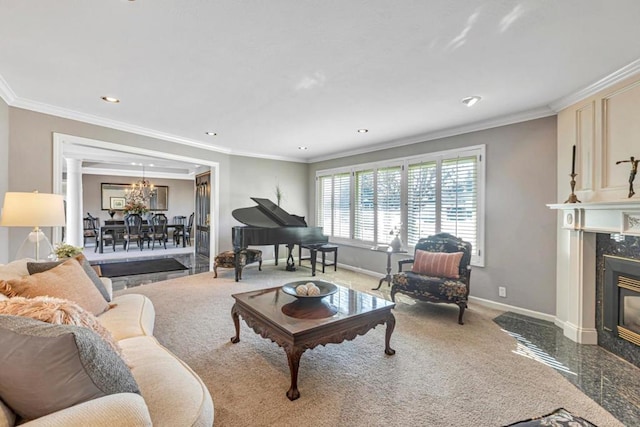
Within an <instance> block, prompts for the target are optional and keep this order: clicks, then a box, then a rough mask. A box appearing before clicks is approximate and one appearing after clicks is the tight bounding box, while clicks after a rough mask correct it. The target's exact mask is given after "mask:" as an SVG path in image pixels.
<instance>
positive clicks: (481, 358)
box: [123, 266, 622, 427]
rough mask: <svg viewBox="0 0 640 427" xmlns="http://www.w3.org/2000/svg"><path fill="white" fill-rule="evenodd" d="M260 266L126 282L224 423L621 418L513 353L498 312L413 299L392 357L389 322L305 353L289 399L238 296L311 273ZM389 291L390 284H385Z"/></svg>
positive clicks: (275, 357) (400, 315) (362, 281)
mask: <svg viewBox="0 0 640 427" xmlns="http://www.w3.org/2000/svg"><path fill="white" fill-rule="evenodd" d="M252 267H253V266H250V267H247V268H246V269H245V272H244V275H243V276H244V280H242V281H241V282H239V283H236V282H234V281H233V274H232V271H231V270H226V271H223V272H222V273H221V274H220V277H219V278H218V279H214V278H213V274H212V273H204V274H199V275H195V276H188V277H183V278H179V279H173V280H169V281H165V282H158V283H154V284H150V285H143V286H140V287H136V288H132V289H129V290H126V291H123V292H124V293H142V294H145V295H147V296H149V297H150V298H151V300H152V301H153V303H154V305H155V308H156V312H157V317H156V331H155V335H156V337H157V338H158V339H159V340H160V342H161V343H163V344H164V345H165V346H166V347H168V348H169V349H170V350H172V351H173V352H174V353H176V354H177V355H178V356H179V357H181V358H182V359H183V360H184V361H185V362H186V363H188V364H189V365H190V366H191V367H192V368H193V369H194V370H195V371H196V372H197V373H198V374H199V375H200V376H201V377H202V379H203V380H204V382H205V383H206V384H207V386H208V388H209V390H210V392H211V395H212V397H213V400H214V405H215V425H216V426H223V427H224V426H383V425H384V426H388V425H393V426H500V425H504V424H508V423H510V422H514V421H517V420H521V419H525V418H529V417H531V416H536V415H542V414H546V413H548V412H551V411H552V410H554V409H556V408H558V407H564V408H566V409H568V410H570V411H571V412H573V413H575V414H578V415H581V416H583V417H585V418H587V419H589V420H590V421H592V422H594V423H596V424H597V425H599V426H601V427H604V426H620V425H622V424H621V423H619V422H617V420H616V419H615V418H614V417H613V416H611V415H610V414H609V413H608V412H606V411H605V410H604V409H602V408H601V407H600V406H598V404H596V403H595V402H594V401H592V400H591V399H589V398H588V397H586V396H585V395H584V394H582V393H581V392H580V391H579V390H578V389H577V388H576V387H574V386H573V385H572V384H570V383H569V382H568V381H566V380H565V379H564V378H563V377H562V376H561V375H560V374H558V373H557V372H555V371H554V370H553V369H551V368H549V367H547V366H545V365H543V364H540V363H538V362H535V361H533V360H530V359H527V358H524V357H522V356H518V355H516V354H515V353H514V352H513V350H515V348H516V341H515V340H514V339H513V338H511V337H510V336H508V335H507V334H506V333H505V332H503V331H501V330H500V328H499V327H498V326H497V325H496V324H495V323H493V321H492V320H491V319H492V318H493V317H495V316H496V315H497V314H499V313H498V312H496V311H493V310H490V309H487V308H483V307H480V306H477V305H476V306H471V307H470V309H469V310H468V311H467V312H466V314H465V325H464V326H460V325H458V324H457V322H456V320H457V307H455V306H450V305H436V304H428V303H418V304H413V301H411V300H404V299H403V302H401V303H399V304H397V307H396V309H395V310H394V314H395V316H396V320H397V324H396V329H395V332H394V333H393V336H392V338H391V346H392V347H393V348H394V349H395V350H396V354H395V356H387V355H385V354H384V333H385V328H386V326H378V327H377V328H376V329H374V330H372V331H370V332H368V333H367V334H366V335H364V336H360V337H358V338H356V339H355V340H353V341H348V342H344V343H342V344H339V345H336V344H330V345H328V346H326V347H323V346H320V347H317V348H315V349H313V350H308V351H306V352H305V353H304V354H303V355H302V359H301V362H300V371H299V379H298V388H299V390H300V393H301V397H300V399H298V400H296V401H293V402H291V401H289V400H288V399H287V397H286V396H285V392H286V391H287V389H288V388H289V384H290V378H289V368H288V365H287V359H286V356H285V353H284V350H282V349H281V348H280V347H278V346H277V345H276V344H275V343H272V342H271V341H268V340H265V339H262V338H260V337H259V336H258V335H257V334H255V333H254V332H253V331H252V330H251V329H249V328H248V327H247V326H246V324H244V322H243V321H242V320H241V331H240V338H241V341H240V343H238V344H231V343H230V341H229V339H230V338H231V337H232V336H233V335H234V327H233V322H232V320H231V316H230V311H231V306H232V305H233V298H231V297H230V295H231V294H233V293H237V292H245V291H249V290H254V289H259V288H266V287H271V286H279V285H282V284H284V283H286V282H289V281H294V280H304V279H306V278H308V277H309V276H310V272H309V270H308V269H305V268H302V269H299V270H298V271H297V272H295V273H290V272H286V271H283V270H281V268H282V267H274V266H265V267H264V268H263V270H264V271H262V272H259V271H257V269H255V268H252ZM318 278H320V279H324V280H329V281H333V282H334V283H339V284H345V285H347V286H350V287H353V288H356V289H359V290H365V289H366V290H368V289H369V288H370V287H372V286H375V285H377V280H376V279H375V278H372V277H369V276H364V275H359V274H355V273H352V272H348V271H338V272H337V273H333V272H331V273H327V274H325V275H323V274H322V273H320V274H319V276H318ZM382 290H383V291H384V293H385V294H386V293H388V290H387V285H386V283H385V284H383V288H382ZM368 291H369V292H372V293H376V292H373V291H370V290H368ZM377 294H378V295H382V294H381V293H377ZM167 387H171V385H170V384H167ZM176 410H180V408H179V407H177V408H176Z"/></svg>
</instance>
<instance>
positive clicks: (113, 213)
mask: <svg viewBox="0 0 640 427" xmlns="http://www.w3.org/2000/svg"><path fill="white" fill-rule="evenodd" d="M108 212H109V216H110V217H111V219H113V216H114V215H115V214H116V211H115V209H109V210H108Z"/></svg>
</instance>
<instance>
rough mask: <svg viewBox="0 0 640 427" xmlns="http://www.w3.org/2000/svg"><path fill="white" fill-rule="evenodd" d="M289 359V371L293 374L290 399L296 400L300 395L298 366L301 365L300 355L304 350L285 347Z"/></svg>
mask: <svg viewBox="0 0 640 427" xmlns="http://www.w3.org/2000/svg"><path fill="white" fill-rule="evenodd" d="M285 352H286V353H287V360H288V361H289V372H290V374H291V387H290V388H289V390H288V391H287V397H288V398H289V400H296V399H297V398H299V397H300V392H299V391H298V368H299V367H300V357H301V356H302V353H303V352H304V350H301V349H299V348H292V349H285Z"/></svg>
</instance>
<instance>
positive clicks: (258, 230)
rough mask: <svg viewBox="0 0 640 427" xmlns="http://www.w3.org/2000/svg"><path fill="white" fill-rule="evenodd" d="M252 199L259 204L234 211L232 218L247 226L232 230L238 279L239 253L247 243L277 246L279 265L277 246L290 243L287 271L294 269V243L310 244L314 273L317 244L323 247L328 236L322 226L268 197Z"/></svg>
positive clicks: (312, 270) (288, 245) (312, 271)
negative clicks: (287, 209)
mask: <svg viewBox="0 0 640 427" xmlns="http://www.w3.org/2000/svg"><path fill="white" fill-rule="evenodd" d="M251 200H253V201H254V202H256V203H257V206H252V207H249V208H240V209H236V210H234V211H233V212H231V215H233V217H234V218H235V219H236V220H238V221H240V222H241V223H243V224H246V225H245V226H235V227H233V228H232V230H231V234H232V239H233V250H234V252H235V253H236V257H235V258H236V282H237V281H238V277H239V273H240V268H239V266H238V260H239V259H240V257H239V256H238V254H239V252H240V251H241V250H242V249H246V248H247V247H248V246H263V245H275V248H276V249H275V256H276V265H278V246H279V245H281V244H285V245H287V249H288V254H287V267H286V269H287V270H288V271H295V269H296V267H295V262H294V259H293V247H294V245H301V244H304V245H306V246H309V247H310V252H311V275H312V276H315V274H316V271H315V267H316V262H315V261H316V255H317V251H316V247H319V246H322V245H324V244H326V243H327V242H328V241H329V238H328V237H327V236H325V235H324V234H322V228H321V227H308V226H307V223H306V222H305V221H304V218H303V217H300V216H297V215H291V214H289V213H287V212H286V211H285V210H284V209H282V208H280V207H279V206H278V205H276V204H275V203H273V202H272V201H271V200H269V199H262V198H258V197H252V198H251Z"/></svg>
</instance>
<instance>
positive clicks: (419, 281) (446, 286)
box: [393, 271, 467, 303]
mask: <svg viewBox="0 0 640 427" xmlns="http://www.w3.org/2000/svg"><path fill="white" fill-rule="evenodd" d="M393 284H394V286H396V292H402V293H407V294H412V295H413V296H415V297H417V298H420V299H423V300H426V301H432V302H452V303H457V302H459V301H466V299H467V285H465V284H464V283H462V282H461V281H459V280H452V279H447V278H445V277H433V276H427V275H422V274H418V273H413V272H410V271H409V272H405V273H397V274H394V275H393Z"/></svg>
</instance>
